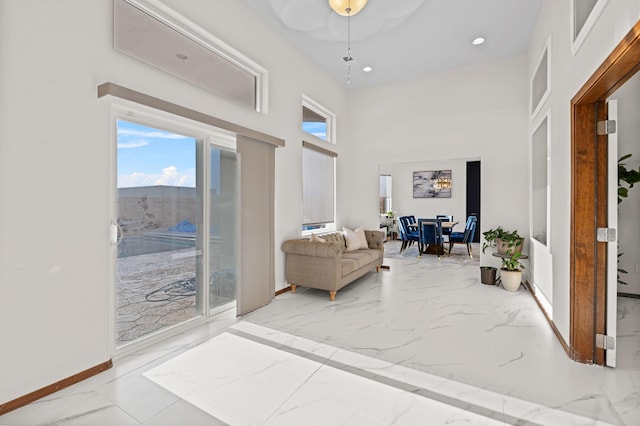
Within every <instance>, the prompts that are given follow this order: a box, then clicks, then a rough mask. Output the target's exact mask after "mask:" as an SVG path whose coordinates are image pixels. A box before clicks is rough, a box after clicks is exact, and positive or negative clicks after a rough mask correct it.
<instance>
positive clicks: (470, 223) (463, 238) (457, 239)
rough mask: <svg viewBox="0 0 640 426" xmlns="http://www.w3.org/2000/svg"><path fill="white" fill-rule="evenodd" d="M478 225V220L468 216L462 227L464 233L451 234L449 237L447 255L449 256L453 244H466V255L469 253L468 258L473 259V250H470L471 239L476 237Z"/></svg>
mask: <svg viewBox="0 0 640 426" xmlns="http://www.w3.org/2000/svg"><path fill="white" fill-rule="evenodd" d="M477 223H478V218H477V217H475V216H469V217H468V218H467V223H466V225H465V226H464V232H452V233H451V234H450V235H449V254H451V249H452V248H453V245H454V244H466V245H467V253H469V257H471V258H473V250H472V249H471V243H472V242H473V237H474V236H475V235H476V225H477Z"/></svg>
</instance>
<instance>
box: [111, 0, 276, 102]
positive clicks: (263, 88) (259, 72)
mask: <svg viewBox="0 0 640 426" xmlns="http://www.w3.org/2000/svg"><path fill="white" fill-rule="evenodd" d="M122 1H124V2H126V3H128V4H130V5H131V6H133V7H136V8H138V9H139V10H141V11H143V12H144V13H146V14H148V15H149V16H151V17H152V18H154V19H156V20H158V21H160V22H161V23H163V24H165V25H167V26H168V27H170V28H172V29H173V30H175V31H177V32H179V33H180V34H182V35H184V36H185V37H187V38H189V39H191V40H192V41H194V42H195V43H198V44H200V45H201V46H203V47H205V48H206V49H208V50H210V51H211V52H213V53H214V54H217V55H218V56H220V57H222V58H224V59H226V60H227V61H229V62H231V63H232V64H234V65H235V66H237V67H238V68H240V69H242V70H244V71H246V72H247V73H249V74H251V75H253V76H254V77H255V88H254V91H255V105H254V109H255V110H256V111H257V112H260V113H262V114H268V113H269V102H268V101H269V99H268V95H269V71H268V70H267V69H266V68H264V67H263V66H261V65H259V64H258V63H257V62H255V61H254V60H252V59H251V58H249V57H248V56H246V55H244V54H243V53H241V52H240V51H239V50H237V49H234V48H233V47H231V46H230V45H229V44H227V43H225V42H224V41H222V40H221V39H220V38H218V37H216V36H214V35H213V34H211V33H210V32H209V31H207V30H205V29H204V28H202V27H201V26H199V25H198V24H196V23H195V22H193V21H191V20H189V19H187V18H186V17H184V16H182V15H181V14H179V13H178V12H176V11H175V10H173V9H171V8H169V7H166V6H165V7H162V8H160V7H159V5H152V4H150V3H149V2H148V0H122ZM223 99H227V98H223Z"/></svg>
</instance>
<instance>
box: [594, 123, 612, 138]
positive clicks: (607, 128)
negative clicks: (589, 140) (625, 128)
mask: <svg viewBox="0 0 640 426" xmlns="http://www.w3.org/2000/svg"><path fill="white" fill-rule="evenodd" d="M597 131H598V136H604V135H612V134H614V133H615V132H616V120H603V121H598V125H597Z"/></svg>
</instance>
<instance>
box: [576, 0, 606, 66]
mask: <svg viewBox="0 0 640 426" xmlns="http://www.w3.org/2000/svg"><path fill="white" fill-rule="evenodd" d="M608 3H609V0H597V1H596V4H595V5H594V6H593V9H591V12H589V16H588V17H587V19H586V20H585V21H584V25H582V28H580V31H579V32H578V34H576V24H577V22H576V0H571V16H570V19H571V54H572V55H574V56H575V55H576V54H577V53H578V51H579V50H580V48H581V47H582V45H583V44H584V42H585V40H586V39H587V38H588V37H589V33H591V30H592V29H593V27H594V26H595V24H596V22H597V21H598V18H600V15H602V12H603V11H604V9H605V8H606V7H607V4H608Z"/></svg>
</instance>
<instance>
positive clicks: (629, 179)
mask: <svg viewBox="0 0 640 426" xmlns="http://www.w3.org/2000/svg"><path fill="white" fill-rule="evenodd" d="M631 155H632V154H627V155H623V156H622V157H620V159H619V160H618V204H620V203H621V202H622V200H623V199H625V198H627V197H628V196H629V188H633V185H634V184H636V183H638V182H640V167H638V170H635V169H631V170H629V169H627V165H626V164H625V163H623V161H624V160H626V159H628V158H630V157H631ZM622 182H624V183H625V184H626V185H627V186H626V187H625V186H624V185H623V184H622Z"/></svg>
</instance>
